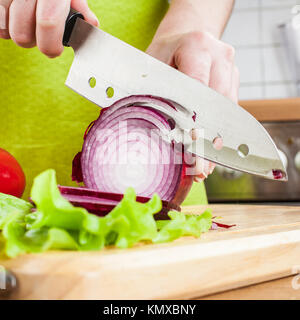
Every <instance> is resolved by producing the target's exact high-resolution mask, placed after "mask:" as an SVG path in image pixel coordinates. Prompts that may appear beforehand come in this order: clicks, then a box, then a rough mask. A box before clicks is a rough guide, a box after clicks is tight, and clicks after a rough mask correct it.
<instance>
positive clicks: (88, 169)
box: [71, 95, 194, 214]
mask: <svg viewBox="0 0 300 320" xmlns="http://www.w3.org/2000/svg"><path fill="white" fill-rule="evenodd" d="M147 104H148V106H147ZM155 105H158V106H159V107H160V108H164V109H166V113H162V112H161V111H158V110H156V109H155ZM177 106H178V105H176V104H175V103H172V102H170V101H168V100H165V99H162V98H159V97H154V96H140V95H137V96H130V97H127V98H124V99H121V100H119V101H117V102H116V103H114V104H113V105H112V106H110V107H108V108H104V109H102V110H101V112H100V116H99V118H98V119H97V120H95V121H93V123H92V124H90V125H89V127H88V128H87V130H86V132H85V135H84V144H83V148H82V151H81V152H79V153H78V154H77V155H76V156H75V158H74V160H73V167H72V180H73V181H77V182H83V183H84V185H85V187H86V188H88V189H94V190H98V191H100V192H104V193H115V194H120V193H121V192H120V190H119V189H117V188H118V185H117V186H116V185H114V183H115V182H117V180H116V181H115V182H114V181H113V182H111V181H110V180H109V178H110V176H109V175H110V174H111V170H109V168H110V164H109V165H107V167H105V166H104V165H103V166H101V165H102V164H98V163H97V162H95V161H96V160H95V159H99V157H100V156H101V157H102V154H104V156H107V153H106V152H110V149H109V144H108V143H106V141H105V142H104V143H103V144H101V138H102V137H101V135H100V134H99V132H101V131H100V130H101V129H103V128H104V129H105V128H112V129H114V128H115V127H116V125H117V123H120V121H121V120H120V119H124V121H127V122H126V123H128V127H129V128H130V130H132V132H133V133H135V132H139V131H141V132H142V133H143V136H142V137H143V138H144V137H145V141H146V142H147V141H148V140H147V139H151V137H152V136H149V134H148V131H149V132H150V130H152V129H151V128H152V127H153V128H158V129H160V130H171V129H172V124H171V122H170V121H169V120H173V119H167V116H166V115H167V114H168V112H167V111H168V110H170V109H173V110H174V109H175V110H177V108H176V107H177ZM135 125H136V127H135ZM148 127H149V128H148ZM130 133H131V132H130ZM97 134H98V135H97ZM147 134H148V135H147ZM97 139H98V140H97ZM99 139H100V140H99ZM112 139H114V137H112ZM106 140H107V139H106ZM99 141H100V142H99ZM127 142H128V144H129V142H130V143H132V142H131V141H127ZM143 142H144V141H142V142H141V143H140V140H136V141H133V144H134V143H136V144H138V143H140V144H141V145H143ZM105 143H106V145H105ZM165 144H166V145H165ZM99 145H100V146H99ZM145 145H146V143H145ZM97 148H98V149H97ZM179 149H180V148H179ZM106 150H107V151H106ZM158 150H160V151H161V154H159V157H163V155H165V157H166V159H168V156H170V159H172V158H171V156H173V154H175V153H176V154H177V153H178V148H176V150H175V146H174V145H172V144H168V143H167V142H163V144H162V146H160V145H159V147H158ZM150 152H152V151H150ZM158 153H159V152H158V151H157V152H155V153H153V154H152V153H150V154H151V159H152V156H154V154H155V155H156V154H158ZM181 156H182V163H179V164H177V163H174V164H173V163H172V162H171V163H170V164H169V167H168V166H167V165H165V164H164V163H159V164H156V166H154V167H153V171H154V170H156V169H157V170H158V171H155V172H154V173H153V174H152V175H151V173H152V172H150V170H148V171H149V172H150V173H149V172H148V175H149V174H150V178H151V179H153V183H152V184H151V180H150V182H148V179H146V181H147V183H149V186H148V185H147V187H149V188H147V190H143V187H141V188H140V189H141V190H139V189H136V188H135V189H136V192H137V196H141V197H144V198H145V199H149V198H150V197H151V196H152V195H153V194H154V193H158V194H159V196H160V197H161V199H162V201H163V202H164V203H165V204H166V203H170V205H166V206H164V210H163V211H164V214H165V213H166V212H167V211H168V210H169V209H174V208H179V206H180V204H181V203H182V202H183V201H184V199H185V198H186V196H187V195H188V193H189V191H190V189H191V187H192V184H193V178H194V176H193V175H190V174H187V169H189V168H191V167H193V166H194V164H192V165H189V164H187V163H186V162H185V156H186V154H184V153H182V154H181ZM98 165H99V167H98ZM148 167H150V165H149V164H148ZM107 168H108V169H107ZM111 168H112V169H113V170H115V171H116V172H117V169H115V168H118V167H117V165H116V166H115V167H114V164H112V165H111ZM150 168H152V167H150ZM115 171H113V172H115ZM156 172H159V174H160V179H161V180H159V181H155V179H158V178H156V176H154V174H155V173H156ZM161 173H162V176H161ZM101 174H102V176H101ZM146 177H148V176H147V172H145V178H146ZM111 180H114V179H111ZM155 185H156V187H155ZM132 187H134V186H132ZM123 192H124V191H123ZM71 202H72V201H71ZM96 207H97V206H96ZM96 207H94V209H95V208H96ZM94 209H92V210H93V211H94V213H95V211H97V209H95V210H94Z"/></svg>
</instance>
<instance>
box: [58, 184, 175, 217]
mask: <svg viewBox="0 0 300 320" xmlns="http://www.w3.org/2000/svg"><path fill="white" fill-rule="evenodd" d="M58 188H59V190H60V192H61V194H62V195H63V196H64V198H66V199H67V200H68V201H70V202H71V203H72V204H73V205H74V206H76V207H83V208H85V209H86V210H88V211H89V212H90V213H95V214H97V215H99V216H104V215H106V214H107V213H109V212H110V211H111V210H112V209H113V208H114V207H115V206H116V205H117V204H118V203H119V202H120V201H121V200H122V198H123V194H118V193H108V192H101V191H97V190H92V189H87V188H76V187H75V188H74V187H64V186H58ZM136 200H137V201H138V202H141V203H145V202H148V201H149V200H150V198H147V197H141V196H137V198H136ZM162 207H163V208H162V210H161V212H160V214H165V213H167V212H168V211H169V210H177V211H180V207H178V206H176V205H174V204H173V203H171V202H168V201H162ZM160 216H161V215H159V216H158V217H160ZM160 218H161V217H160Z"/></svg>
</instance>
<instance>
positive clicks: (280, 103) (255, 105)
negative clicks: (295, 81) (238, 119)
mask: <svg viewBox="0 0 300 320" xmlns="http://www.w3.org/2000/svg"><path fill="white" fill-rule="evenodd" d="M239 104H240V105H241V106H242V107H243V108H244V109H246V110H247V111H248V112H250V113H251V114H252V115H253V116H254V117H255V118H256V119H257V120H259V121H264V122H266V121H296V120H300V98H287V99H269V100H244V101H240V102H239Z"/></svg>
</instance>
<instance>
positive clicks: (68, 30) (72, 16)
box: [63, 8, 84, 47]
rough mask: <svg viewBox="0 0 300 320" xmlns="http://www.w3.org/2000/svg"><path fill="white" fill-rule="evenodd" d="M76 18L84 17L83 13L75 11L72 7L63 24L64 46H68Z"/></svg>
mask: <svg viewBox="0 0 300 320" xmlns="http://www.w3.org/2000/svg"><path fill="white" fill-rule="evenodd" d="M77 18H81V19H84V17H83V15H82V14H81V13H80V12H77V11H75V10H74V9H72V8H71V10H70V12H69V15H68V17H67V20H66V25H65V32H64V36H63V45H64V46H65V47H69V40H70V37H71V34H72V31H73V28H74V26H75V22H76V20H77Z"/></svg>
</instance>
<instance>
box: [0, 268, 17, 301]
mask: <svg viewBox="0 0 300 320" xmlns="http://www.w3.org/2000/svg"><path fill="white" fill-rule="evenodd" d="M17 287H18V281H17V278H16V276H15V275H14V274H13V273H12V272H11V271H9V270H7V269H5V268H4V267H3V266H0V300H1V299H2V298H4V299H5V298H8V297H9V296H10V295H11V294H12V293H13V292H14V291H15V290H16V289H17Z"/></svg>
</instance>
